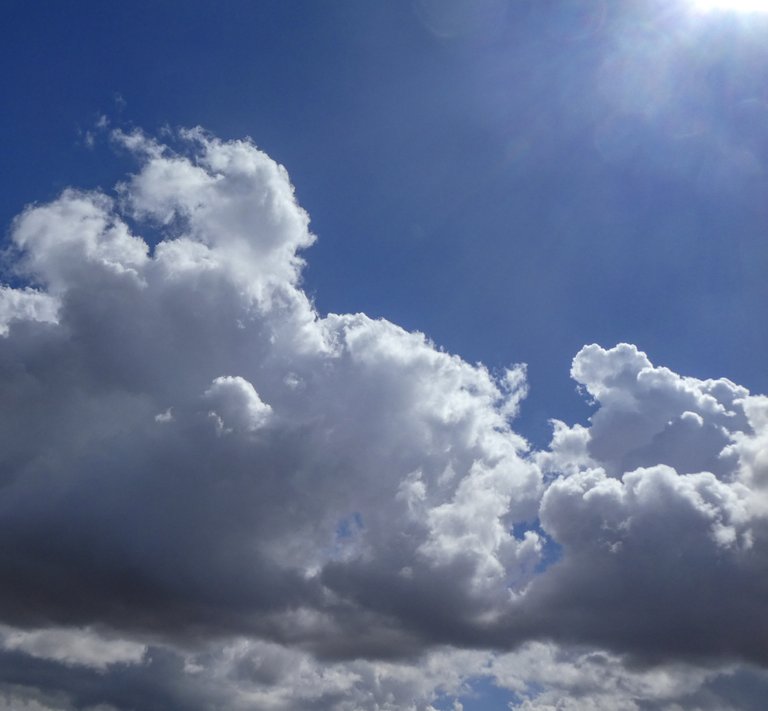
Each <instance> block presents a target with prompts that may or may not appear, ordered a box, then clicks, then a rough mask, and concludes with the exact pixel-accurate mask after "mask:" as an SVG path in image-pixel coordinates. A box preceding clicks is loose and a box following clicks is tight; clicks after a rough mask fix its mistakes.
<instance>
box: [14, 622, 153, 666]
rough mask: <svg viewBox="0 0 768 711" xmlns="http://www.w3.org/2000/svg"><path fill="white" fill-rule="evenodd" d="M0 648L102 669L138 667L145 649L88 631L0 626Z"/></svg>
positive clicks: (125, 641) (144, 647)
mask: <svg viewBox="0 0 768 711" xmlns="http://www.w3.org/2000/svg"><path fill="white" fill-rule="evenodd" d="M0 647H2V648H3V649H5V650H8V651H20V652H24V653H25V654H29V655H30V656H32V657H37V658H39V659H50V660H53V661H57V662H62V663H63V664H66V665H82V666H86V667H92V668H94V669H105V668H106V667H108V666H110V665H112V664H138V663H139V662H141V660H142V658H143V657H144V654H145V653H146V651H147V647H146V645H144V644H138V643H136V642H131V641H128V640H124V639H110V638H105V637H103V636H102V635H99V634H98V633H96V632H94V631H93V630H90V629H64V628H51V629H38V630H32V631H29V630H20V629H13V628H10V627H7V626H5V625H3V626H2V627H0Z"/></svg>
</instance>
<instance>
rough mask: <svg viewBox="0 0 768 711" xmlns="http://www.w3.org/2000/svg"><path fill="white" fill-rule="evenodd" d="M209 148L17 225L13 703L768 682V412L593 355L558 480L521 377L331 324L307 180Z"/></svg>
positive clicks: (2, 443) (157, 157) (355, 323)
mask: <svg viewBox="0 0 768 711" xmlns="http://www.w3.org/2000/svg"><path fill="white" fill-rule="evenodd" d="M179 138H180V140H181V145H182V149H180V151H173V150H171V149H170V148H168V147H167V146H164V145H162V144H160V143H158V142H156V141H155V140H153V139H152V138H149V137H147V136H146V135H144V134H142V133H140V132H134V133H131V134H125V133H121V132H115V133H114V134H113V140H115V141H116V142H118V143H120V144H121V145H122V146H123V147H124V148H126V149H127V150H128V151H130V152H131V153H132V154H134V155H135V156H136V158H137V160H138V164H139V168H138V171H137V172H136V173H135V174H134V175H131V176H129V177H128V178H127V179H126V180H125V182H123V183H121V184H120V185H118V187H117V189H116V191H115V194H114V196H112V197H110V196H108V195H106V194H104V193H101V192H82V191H77V190H73V189H67V190H65V191H64V192H63V193H62V194H61V195H60V197H59V198H57V199H56V200H54V201H53V202H51V203H48V204H43V205H33V206H31V207H29V208H27V209H26V210H25V211H24V212H23V213H22V214H21V215H20V216H19V217H18V218H17V219H16V220H15V222H14V224H13V227H12V232H11V238H12V240H13V250H12V253H13V255H14V257H13V259H14V261H13V264H12V268H13V269H14V271H15V273H16V274H17V276H18V277H19V278H20V279H22V280H23V282H24V284H25V286H23V287H22V288H18V289H13V288H10V287H3V288H2V289H0V329H1V330H2V333H3V335H0V390H1V391H2V397H0V424H1V426H0V485H1V486H2V489H3V496H2V498H1V499H0V565H2V570H3V571H4V584H3V586H2V587H1V588H0V623H1V624H2V625H3V627H2V628H1V629H0V648H2V650H3V652H2V653H3V654H5V655H7V656H8V659H9V660H12V661H13V664H9V665H8V666H7V668H8V669H13V670H16V671H14V672H13V673H11V672H8V673H7V674H6V675H5V676H3V674H2V673H0V682H1V683H4V684H5V685H6V687H5V688H6V693H7V694H11V696H13V694H18V693H20V692H19V691H18V688H23V689H27V691H26V692H24V693H25V694H27V696H26V697H24V698H27V701H25V702H24V703H27V704H28V705H29V707H30V708H33V706H31V704H32V703H33V701H32V699H34V703H36V704H38V706H39V707H40V708H70V707H71V708H86V707H89V706H91V707H95V705H96V704H97V703H102V704H107V705H108V707H112V708H119V709H123V708H125V709H128V708H132V707H133V705H135V703H137V702H136V701H135V700H134V701H131V700H130V694H129V693H128V691H125V694H124V695H123V696H121V694H120V693H118V692H117V691H115V689H116V688H119V689H123V690H126V689H128V688H129V687H130V688H132V689H139V687H140V689H141V692H140V693H141V694H142V695H145V696H146V695H147V694H149V695H151V694H152V693H155V694H156V695H157V696H156V698H158V699H159V698H161V697H162V694H168V696H166V697H162V698H165V699H166V701H164V702H152V703H161V705H162V703H164V704H165V707H169V705H170V706H171V707H178V708H196V707H199V708H201V709H202V708H212V707H221V705H222V704H224V705H226V707H228V708H233V709H238V708H268V709H273V708H274V709H282V708H304V707H307V708H310V707H311V708H329V709H331V708H334V709H345V708H405V707H406V705H405V701H404V699H406V698H407V699H410V700H409V701H408V703H410V704H416V705H415V706H412V708H423V709H427V708H430V706H429V704H431V703H432V702H434V701H435V699H436V698H437V696H438V695H439V694H449V695H450V694H453V695H455V696H459V695H460V694H461V693H462V689H464V690H465V691H466V689H467V688H468V687H466V686H465V684H466V683H468V682H467V679H470V678H473V677H480V676H490V677H492V678H493V679H494V683H496V684H498V685H501V686H504V685H505V684H506V685H507V687H508V688H510V689H512V688H513V687H514V688H517V691H516V692H515V693H517V694H518V698H519V699H521V704H522V703H523V702H524V703H527V704H529V706H526V707H525V708H531V709H533V708H545V706H543V705H541V706H536V705H535V704H537V703H539V702H537V701H536V699H537V698H538V697H537V693H538V692H535V691H532V690H530V689H527V688H524V687H520V688H518V687H519V685H520V683H521V682H520V680H519V673H522V672H519V669H521V668H523V667H525V665H526V664H529V661H526V660H529V659H530V657H531V655H535V654H544V651H542V650H544V649H545V647H536V646H535V645H537V644H538V645H563V646H562V648H563V649H564V650H567V649H571V648H573V649H577V648H579V646H580V645H582V646H583V645H592V646H594V647H595V648H598V649H606V650H611V652H610V654H612V655H614V656H612V657H611V659H614V660H617V661H616V662H615V664H616V665H619V666H620V664H621V659H622V657H621V656H616V655H628V657H627V658H631V659H635V660H645V661H648V662H650V663H653V664H659V663H672V662H674V663H675V664H680V665H683V666H685V665H686V664H688V665H694V666H695V664H697V663H699V662H700V661H701V660H708V663H716V664H732V663H735V660H749V661H750V662H752V663H756V664H758V665H764V664H765V663H766V661H767V660H766V655H765V651H764V645H763V643H762V640H764V639H765V636H766V632H767V631H768V629H767V627H768V615H767V614H766V613H765V610H764V605H763V604H762V599H764V595H763V592H764V590H765V586H766V584H768V574H766V572H765V571H766V570H768V567H766V565H765V562H766V561H765V553H764V551H765V550H766V543H767V541H766V533H767V531H766V526H765V515H766V504H765V501H766V481H767V480H768V464H767V463H766V457H765V451H766V443H767V442H768V440H767V439H766V438H768V414H766V413H768V405H766V402H768V401H766V399H765V398H761V397H759V396H750V395H749V393H748V392H747V391H746V390H745V389H744V388H741V387H739V386H736V385H734V384H733V383H731V382H729V381H727V380H718V381H700V380H696V379H692V378H683V377H680V376H678V375H676V374H674V373H672V372H671V371H669V370H666V369H664V368H657V367H654V366H653V365H652V364H651V363H650V361H649V360H648V359H647V357H646V356H645V355H644V354H643V353H641V352H639V351H638V350H637V349H636V348H634V347H633V346H629V345H626V344H625V345H620V346H617V347H616V348H613V349H610V350H603V349H601V348H599V347H597V346H588V347H585V348H584V349H583V350H582V351H581V352H580V353H579V354H578V355H577V356H576V359H575V360H574V365H573V371H572V374H573V376H574V378H575V379H576V380H577V381H578V382H579V383H580V384H581V385H582V386H583V388H584V389H585V390H586V392H587V393H588V394H589V395H590V396H591V397H592V398H594V400H595V401H596V403H597V404H598V405H599V408H598V410H597V412H596V413H595V414H594V415H593V417H592V418H591V423H590V426H589V427H583V426H579V425H576V426H572V427H569V426H568V425H566V424H564V423H558V422H556V423H555V434H554V437H553V442H552V445H551V447H550V449H549V450H547V451H542V452H531V451H530V450H529V448H528V445H527V443H526V442H525V441H524V440H523V439H522V438H521V437H520V436H519V435H517V434H515V433H514V431H513V430H512V429H511V425H510V420H511V418H512V417H513V416H514V415H515V413H516V412H517V408H518V406H519V403H520V400H521V399H522V398H523V397H524V395H525V391H526V386H525V374H524V369H523V368H522V367H519V366H517V367H514V368H511V369H509V370H508V371H507V372H505V373H503V374H501V375H500V376H494V375H492V374H491V373H490V372H489V371H488V370H487V369H486V368H484V367H483V366H481V365H470V364H468V363H466V362H465V361H463V360H461V359H460V358H459V357H457V356H454V355H450V354H448V353H446V352H444V351H442V350H440V349H439V348H437V347H436V346H435V345H434V344H432V343H431V342H429V341H428V340H427V339H426V338H425V337H424V336H423V335H422V334H419V333H409V332H406V331H405V330H403V329H401V328H399V327H398V326H396V325H394V324H392V323H389V322H387V321H385V320H373V319H370V318H368V317H367V316H365V315H364V314H352V315H344V314H328V315H326V316H321V315H319V314H318V313H317V312H316V310H315V309H314V307H313V305H312V303H311V302H310V301H309V299H308V298H307V296H306V294H305V293H304V292H303V291H302V289H301V269H302V266H303V260H302V256H301V255H302V252H303V250H304V249H306V248H307V247H309V246H310V245H311V244H312V243H313V241H314V236H313V235H312V233H311V232H310V231H309V228H308V217H307V215H306V213H305V212H304V211H303V210H302V209H301V208H300V207H299V206H298V205H297V203H296V201H295V198H294V194H293V188H292V186H291V184H290V182H289V180H288V176H287V174H286V171H285V170H284V169H283V168H282V167H281V166H279V165H277V164H276V163H275V162H274V161H272V160H271V159H270V158H269V157H267V156H266V155H265V154H264V153H262V152H261V151H259V150H258V149H257V148H256V147H255V146H254V145H253V144H252V143H251V142H250V141H247V140H244V141H229V142H224V141H220V140H218V139H216V138H215V137H213V136H210V135H208V134H206V133H204V132H203V131H201V130H200V129H195V130H192V131H183V132H180V134H179ZM142 226H144V227H145V228H146V229H148V230H152V231H155V232H158V233H159V234H160V235H162V239H161V240H160V241H159V242H158V243H157V244H155V245H153V246H151V247H150V245H149V244H148V243H147V242H146V241H145V240H144V239H142V238H141V236H140V235H139V234H138V232H139V231H141V229H142ZM513 531H514V533H513ZM548 539H551V540H552V541H554V542H555V543H557V544H558V545H559V546H561V548H562V551H563V554H562V557H561V559H560V560H559V561H558V562H557V563H555V564H552V565H549V567H547V565H546V557H545V554H544V547H545V545H547V544H548ZM531 645H534V646H533V647H532V646H531ZM555 648H556V647H551V648H546V649H555ZM490 649H494V650H497V652H489V651H488V650H490ZM94 650H95V651H94ZM462 650H464V651H462ZM501 650H507V651H505V652H504V653H503V654H502V653H501ZM514 650H518V651H514ZM606 653H607V652H606ZM547 654H549V652H547ZM563 654H571V653H570V652H567V653H566V652H563ZM574 654H575V652H574ZM25 655H26V657H25ZM489 655H490V656H489ZM497 655H501V656H497ZM505 655H506V656H505ZM510 655H511V656H510ZM24 658H29V660H30V662H29V664H30V665H31V666H30V667H29V668H38V669H40V670H41V671H40V674H39V677H40V679H41V681H40V682H39V683H38V684H37V686H35V684H34V683H33V682H30V681H29V679H28V678H27V677H25V675H24V674H23V673H21V672H20V671H19V669H21V668H23V663H21V666H20V662H19V659H22V660H23V659H24ZM415 659H421V660H422V662H421V663H420V664H421V666H418V667H417V668H418V669H419V672H418V673H419V674H420V676H418V678H416V677H413V676H412V675H411V676H409V674H410V673H409V672H407V671H406V669H407V667H406V662H405V661H404V660H415ZM569 659H575V657H569ZM160 660H166V661H164V662H162V663H161V661H160ZM168 660H173V661H168ZM355 660H356V661H355ZM425 660H426V661H425ZM489 660H495V661H492V662H491V661H489ZM502 661H503V663H504V665H506V666H504V670H503V672H502V671H501V666H500V665H502ZM551 663H552V664H555V662H551ZM557 663H558V664H563V663H565V662H563V661H562V659H561V660H560V661H558V662H557ZM571 663H574V664H575V662H572V661H569V662H568V664H571ZM579 664H580V665H581V667H583V666H584V665H585V664H586V662H581V661H580V662H579ZM35 665H36V666H35ZM430 665H432V666H430ZM493 665H496V666H493ZM462 666H463V667H465V669H464V671H461V672H460V671H458V669H459V668H461V667H462ZM534 666H535V665H534ZM161 667H162V668H163V669H166V671H164V672H163V673H160V672H159V671H158V669H160V668H161ZM166 667H167V668H166ZM581 667H580V668H581ZM298 668H301V669H303V670H305V672H306V674H305V676H304V677H303V679H304V680H303V681H301V680H300V679H299V678H297V677H296V673H297V672H296V669H298ZM438 668H439V669H440V672H439V674H438V673H437V672H436V671H435V670H436V669H438ZM617 668H618V667H617ZM691 668H693V667H691ZM168 669H171V670H172V671H168ZM515 669H518V671H515ZM57 670H58V671H57ZM94 670H96V671H95V672H94ZM430 670H431V671H430ZM617 673H619V672H617ZM621 673H623V672H621ZM627 673H629V672H627ZM680 673H681V674H683V672H680ZM685 674H694V672H692V671H686V672H685ZM697 674H698V673H697ZM516 675H517V676H516ZM694 676H695V678H696V681H695V683H694V682H691V684H688V685H687V686H686V685H683V686H685V689H684V691H681V689H682V688H683V687H682V686H681V687H680V688H678V687H675V689H676V690H675V691H674V693H672V692H669V693H668V695H667V696H666V697H665V696H664V694H665V693H667V691H668V690H667V691H658V689H656V687H653V688H654V689H656V690H655V691H653V693H652V692H651V691H648V689H649V688H650V686H649V685H647V684H646V685H645V686H643V685H642V684H640V685H639V686H638V688H640V686H642V688H644V689H646V692H647V694H650V695H647V696H646V697H645V700H646V701H647V702H648V704H650V703H651V701H653V699H656V700H658V699H659V698H673V697H674V698H677V697H675V696H674V694H678V695H680V694H683V693H685V694H692V693H698V692H697V691H696V689H700V688H703V687H704V685H706V684H709V683H710V681H711V679H712V678H713V677H712V675H707V674H703V675H702V674H699V675H698V676H697V675H696V674H694ZM438 677H440V678H441V679H442V681H440V680H439V679H438ZM160 678H165V679H167V683H165V684H164V683H163V682H161V681H159V679H160ZM512 678H514V679H515V680H516V681H515V682H514V684H513V682H511V681H510V679H512ZM553 678H554V677H553ZM687 678H688V677H687V676H686V679H687ZM42 679H45V680H46V681H45V682H43V681H42ZM94 679H100V680H102V682H103V683H102V686H103V687H104V689H105V691H104V693H103V694H102V695H101V696H100V697H99V694H98V693H96V694H95V696H94V693H93V688H94V684H95V685H96V687H97V688H98V687H99V684H98V683H96V682H95V681H94ZM374 679H378V680H379V681H376V682H374ZM110 680H112V681H113V682H114V685H115V686H114V688H113V687H111V686H110V684H111V683H112V682H111V681H110ZM681 683H682V682H681ZM382 684H383V685H384V686H387V687H388V690H387V691H386V692H385V691H383V690H382V688H381V685H382ZM515 684H516V685H517V687H515V686H514V685H515ZM83 685H84V686H83ZM377 685H378V686H377ZM651 686H652V685H651ZM86 687H87V689H89V691H88V693H85V692H84V691H83V688H86ZM108 687H109V689H110V690H109V692H107V691H106V690H107V688H108ZM160 687H163V689H164V691H163V692H162V694H161V692H160V691H159V689H160ZM390 687H391V688H390ZM33 688H34V689H37V691H35V692H34V694H32V696H30V695H29V694H30V693H32V692H30V691H29V689H33ZM182 688H184V689H187V691H186V692H184V693H181V692H180V691H179V689H182ZM532 688H533V687H532ZM633 688H635V687H633ZM174 689H175V691H173V690H174ZM192 689H195V690H196V691H194V692H192V691H190V690H192ZM313 689H314V690H313ZM317 689H320V690H317ZM153 690H154V691H153ZM646 692H641V691H638V690H637V689H635V691H633V692H632V693H634V694H635V697H632V698H640V696H639V695H641V694H642V693H646ZM657 692H658V693H657ZM137 693H138V692H137ZM627 693H629V692H627ZM174 694H176V696H174ZM653 694H656V696H653ZM659 694H661V696H659ZM62 695H63V696H62ZM9 698H10V697H9ZM13 698H16V696H13ZM19 698H21V697H19ZM141 698H144V696H142V697H141ZM611 698H614V697H611ZM627 698H630V697H627ZM62 699H64V701H62ZM414 699H417V701H413V700H414ZM418 699H421V701H418ZM540 701H541V704H544V702H545V698H544V697H543V696H542V697H541V699H540ZM614 701H615V699H614ZM606 703H608V702H606ZM611 703H613V702H611ZM632 703H634V701H633V702H632ZM653 703H655V701H653ZM62 704H64V705H62ZM67 704H68V705H69V706H67ZM149 704H150V702H149V701H146V700H145V701H143V702H142V705H143V706H142V707H144V708H149ZM195 704H197V706H195ZM217 704H218V706H217ZM531 704H533V705H531ZM41 705H42V706H41ZM648 707H649V708H650V706H648ZM521 708H523V706H521ZM569 708H570V707H569ZM573 708H579V707H576V706H574V707H573ZM584 708H587V707H586V706H585V707H584ZM590 708H591V707H590ZM606 708H607V706H606ZM627 708H629V706H627ZM659 708H660V707H659Z"/></svg>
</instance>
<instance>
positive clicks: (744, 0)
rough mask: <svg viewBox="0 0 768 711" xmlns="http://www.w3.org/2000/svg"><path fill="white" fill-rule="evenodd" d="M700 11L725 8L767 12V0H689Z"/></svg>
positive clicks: (733, 10)
mask: <svg viewBox="0 0 768 711" xmlns="http://www.w3.org/2000/svg"><path fill="white" fill-rule="evenodd" d="M691 3H692V5H693V6H694V7H695V8H696V9H697V10H700V11H701V12H708V11H710V10H725V11H730V12H768V0H691Z"/></svg>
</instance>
